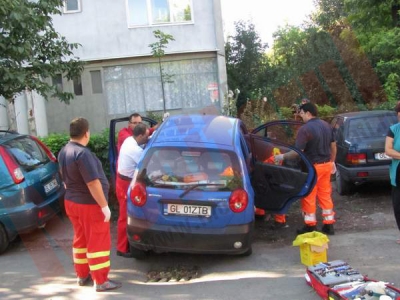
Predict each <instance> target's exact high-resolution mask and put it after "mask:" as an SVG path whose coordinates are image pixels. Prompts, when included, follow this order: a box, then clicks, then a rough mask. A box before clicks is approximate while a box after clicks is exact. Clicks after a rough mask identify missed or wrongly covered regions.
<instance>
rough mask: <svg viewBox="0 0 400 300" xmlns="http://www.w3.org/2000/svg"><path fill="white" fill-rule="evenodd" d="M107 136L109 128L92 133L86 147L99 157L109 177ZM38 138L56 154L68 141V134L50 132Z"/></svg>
mask: <svg viewBox="0 0 400 300" xmlns="http://www.w3.org/2000/svg"><path fill="white" fill-rule="evenodd" d="M108 137H109V130H108V129H106V130H104V131H102V132H101V133H94V134H91V136H90V141H89V144H88V145H87V147H88V148H89V149H90V150H91V151H92V152H93V153H94V154H96V156H97V157H98V158H99V159H100V161H101V163H102V164H103V169H104V173H105V174H106V176H107V177H108V178H110V163H109V161H108ZM40 140H41V141H42V142H43V143H44V144H45V145H47V147H49V149H50V150H51V151H52V152H53V153H54V155H56V156H57V155H58V152H60V150H61V148H62V147H64V145H66V144H67V143H68V141H69V134H66V133H52V134H50V135H49V136H47V137H42V138H40Z"/></svg>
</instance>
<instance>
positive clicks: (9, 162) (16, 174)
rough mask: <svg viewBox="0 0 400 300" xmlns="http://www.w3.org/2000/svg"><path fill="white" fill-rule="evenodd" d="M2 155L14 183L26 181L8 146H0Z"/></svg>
mask: <svg viewBox="0 0 400 300" xmlns="http://www.w3.org/2000/svg"><path fill="white" fill-rule="evenodd" d="M0 155H1V157H2V158H3V160H4V163H5V165H6V167H7V169H8V172H9V173H10V175H11V178H12V179H13V181H14V183H16V184H18V183H21V182H22V181H24V179H25V176H24V173H22V170H21V168H20V167H19V165H18V164H17V162H16V161H15V159H14V158H13V157H12V156H11V154H10V153H9V152H8V151H7V149H6V148H4V147H3V146H0Z"/></svg>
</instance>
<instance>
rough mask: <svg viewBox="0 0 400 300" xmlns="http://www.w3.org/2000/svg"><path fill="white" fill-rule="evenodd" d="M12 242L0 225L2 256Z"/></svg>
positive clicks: (0, 251)
mask: <svg viewBox="0 0 400 300" xmlns="http://www.w3.org/2000/svg"><path fill="white" fill-rule="evenodd" d="M9 244H10V241H9V239H8V236H7V232H6V230H5V229H4V227H3V225H2V224H0V254H1V253H3V252H4V251H6V249H7V247H8V245H9Z"/></svg>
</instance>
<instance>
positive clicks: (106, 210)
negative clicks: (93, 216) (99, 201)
mask: <svg viewBox="0 0 400 300" xmlns="http://www.w3.org/2000/svg"><path fill="white" fill-rule="evenodd" d="M101 211H102V212H103V215H104V222H110V219H111V210H110V208H109V207H108V205H106V206H104V207H102V208H101Z"/></svg>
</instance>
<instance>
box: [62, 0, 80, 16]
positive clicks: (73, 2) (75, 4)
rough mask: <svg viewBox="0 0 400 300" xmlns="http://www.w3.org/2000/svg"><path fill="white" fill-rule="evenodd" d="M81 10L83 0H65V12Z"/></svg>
mask: <svg viewBox="0 0 400 300" xmlns="http://www.w3.org/2000/svg"><path fill="white" fill-rule="evenodd" d="M80 11H81V0H64V8H63V12H64V13H66V14H67V13H77V12H80Z"/></svg>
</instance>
